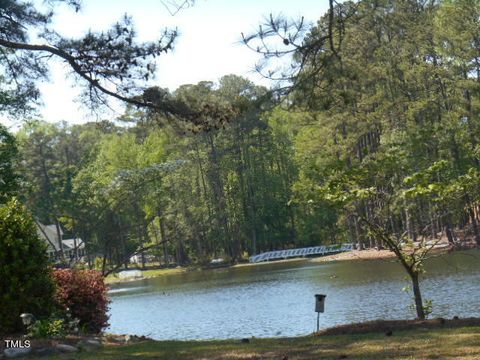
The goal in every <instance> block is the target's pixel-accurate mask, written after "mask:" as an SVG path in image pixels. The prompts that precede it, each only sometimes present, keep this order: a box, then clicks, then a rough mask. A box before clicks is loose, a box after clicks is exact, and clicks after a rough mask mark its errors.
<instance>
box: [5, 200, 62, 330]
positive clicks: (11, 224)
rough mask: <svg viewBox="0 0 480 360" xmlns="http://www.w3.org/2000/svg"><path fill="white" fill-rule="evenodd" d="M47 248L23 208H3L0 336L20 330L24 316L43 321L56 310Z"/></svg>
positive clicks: (15, 204) (16, 205)
mask: <svg viewBox="0 0 480 360" xmlns="http://www.w3.org/2000/svg"><path fill="white" fill-rule="evenodd" d="M46 247H47V245H46V244H45V242H44V241H43V240H41V239H40V238H39V237H38V234H37V229H36V225H35V223H34V221H33V219H32V217H31V216H30V215H29V214H28V213H27V211H26V209H25V207H24V206H22V205H21V204H20V203H19V202H18V201H17V200H11V201H9V202H8V203H7V204H5V205H1V206H0V334H2V333H3V334H6V333H12V332H17V331H21V330H22V328H23V325H22V321H21V319H20V314H22V313H32V314H34V315H35V316H36V317H37V318H41V317H44V316H49V315H50V313H51V311H52V310H53V304H54V302H53V294H54V289H55V288H54V284H53V282H52V279H51V276H50V273H51V271H50V268H49V265H48V258H47V253H46Z"/></svg>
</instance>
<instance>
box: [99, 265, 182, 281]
mask: <svg viewBox="0 0 480 360" xmlns="http://www.w3.org/2000/svg"><path fill="white" fill-rule="evenodd" d="M186 271H188V269H187V268H180V267H178V268H173V269H152V270H143V271H142V275H143V279H148V278H153V277H159V276H166V275H177V274H181V273H184V272H186ZM132 280H135V279H131V278H127V279H120V278H119V277H118V274H110V275H108V276H107V277H106V278H105V282H106V283H107V284H115V283H121V282H127V281H132Z"/></svg>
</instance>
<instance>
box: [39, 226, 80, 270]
mask: <svg viewBox="0 0 480 360" xmlns="http://www.w3.org/2000/svg"><path fill="white" fill-rule="evenodd" d="M37 233H38V235H39V236H40V238H41V239H43V240H45V242H46V243H47V246H48V247H47V254H48V258H49V259H51V260H53V261H55V260H58V256H57V255H58V254H59V252H60V242H59V239H58V232H57V226H56V225H43V224H41V223H40V222H37ZM63 235H64V233H63V230H62V228H61V227H60V239H61V241H62V247H63V254H64V257H65V259H67V260H69V259H76V260H78V259H81V258H82V257H83V256H85V243H84V242H83V241H82V239H80V238H74V239H63Z"/></svg>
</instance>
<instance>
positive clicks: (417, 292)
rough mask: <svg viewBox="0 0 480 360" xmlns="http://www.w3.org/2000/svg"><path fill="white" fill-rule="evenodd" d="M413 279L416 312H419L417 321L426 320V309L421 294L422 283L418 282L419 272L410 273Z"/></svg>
mask: <svg viewBox="0 0 480 360" xmlns="http://www.w3.org/2000/svg"><path fill="white" fill-rule="evenodd" d="M409 275H410V278H411V279H412V287H413V296H414V299H415V310H416V311H417V319H419V320H425V309H424V308H423V300H422V293H421V292H420V283H419V281H418V273H417V272H409Z"/></svg>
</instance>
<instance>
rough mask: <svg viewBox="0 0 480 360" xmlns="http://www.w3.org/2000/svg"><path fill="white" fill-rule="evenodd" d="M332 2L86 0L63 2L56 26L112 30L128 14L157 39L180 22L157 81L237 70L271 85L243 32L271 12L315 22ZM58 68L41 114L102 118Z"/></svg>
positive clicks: (146, 36) (145, 35) (74, 32)
mask: <svg viewBox="0 0 480 360" xmlns="http://www.w3.org/2000/svg"><path fill="white" fill-rule="evenodd" d="M177 1H178V2H181V0H177ZM327 7H328V1H327V0H293V1H292V0H256V1H255V0H242V1H237V0H197V1H196V2H195V5H194V6H193V7H191V8H188V9H184V10H182V11H180V12H178V13H177V14H176V15H175V16H171V15H170V14H169V12H168V11H167V9H165V7H164V5H163V4H162V1H161V0H136V1H132V0H84V1H83V8H82V10H81V11H80V12H79V13H75V12H74V11H72V10H70V9H67V8H66V7H61V8H60V9H59V11H58V12H57V16H56V18H55V22H54V26H55V28H56V30H57V31H59V32H60V33H61V34H63V35H66V36H74V37H75V36H81V35H82V34H84V33H85V32H86V31H87V30H89V29H92V30H102V29H106V28H108V27H109V26H110V25H111V24H113V23H114V22H115V21H116V20H118V19H120V18H121V17H122V16H123V15H124V14H125V13H128V14H129V15H131V16H132V17H133V20H134V24H135V26H136V29H137V33H138V36H139V40H142V41H148V40H155V39H156V38H158V36H159V34H160V33H161V31H162V29H164V28H165V27H170V28H172V27H173V28H174V27H177V28H178V30H179V32H180V37H179V38H178V40H177V42H176V46H175V49H174V51H173V52H171V53H169V54H166V55H162V57H161V58H160V60H159V63H158V71H157V74H156V78H155V79H154V80H153V82H152V84H155V85H159V86H161V87H167V88H169V89H170V90H174V89H176V88H177V87H178V86H179V85H181V84H186V83H197V82H199V81H202V80H211V81H215V80H217V79H218V78H219V77H221V76H222V75H226V74H237V75H242V76H247V77H249V78H250V79H251V80H252V81H254V82H257V83H263V84H264V85H268V83H266V82H265V81H263V82H262V79H261V78H260V77H259V76H258V75H257V74H255V72H254V71H253V68H254V65H255V63H256V62H257V61H258V56H257V54H255V53H254V52H253V51H251V50H249V49H248V48H247V47H246V46H244V45H242V44H241V43H240V40H241V35H240V34H241V32H244V33H249V32H252V31H254V30H255V29H256V28H257V26H258V24H259V23H260V22H261V21H262V19H263V18H264V17H265V16H268V15H269V14H270V13H273V14H279V13H281V14H283V15H285V16H288V17H299V16H304V17H305V19H307V20H309V21H312V22H313V21H316V20H317V19H318V18H319V17H320V16H321V15H322V14H323V13H324V12H325V11H326V9H327ZM52 69H53V71H52V74H51V75H52V76H51V81H50V82H49V83H43V84H41V86H40V89H41V91H42V99H43V102H44V106H43V107H42V108H41V109H40V113H41V117H42V118H44V119H45V120H47V121H52V122H56V121H61V120H65V121H68V122H71V123H78V122H85V121H89V120H97V119H96V118H95V117H94V116H93V115H92V114H91V113H90V112H89V111H88V110H87V109H85V108H82V107H81V105H80V104H79V103H76V102H75V99H76V98H77V97H78V93H79V91H78V89H76V88H75V84H74V83H73V82H72V81H70V80H68V79H67V77H66V72H65V69H66V67H65V66H64V65H62V64H61V63H53V64H52ZM114 108H115V109H116V110H117V112H118V114H115V113H114V112H113V113H107V114H103V115H102V116H103V117H107V118H108V117H115V116H116V115H119V113H121V112H122V107H121V106H119V105H118V104H116V105H115V104H114Z"/></svg>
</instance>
